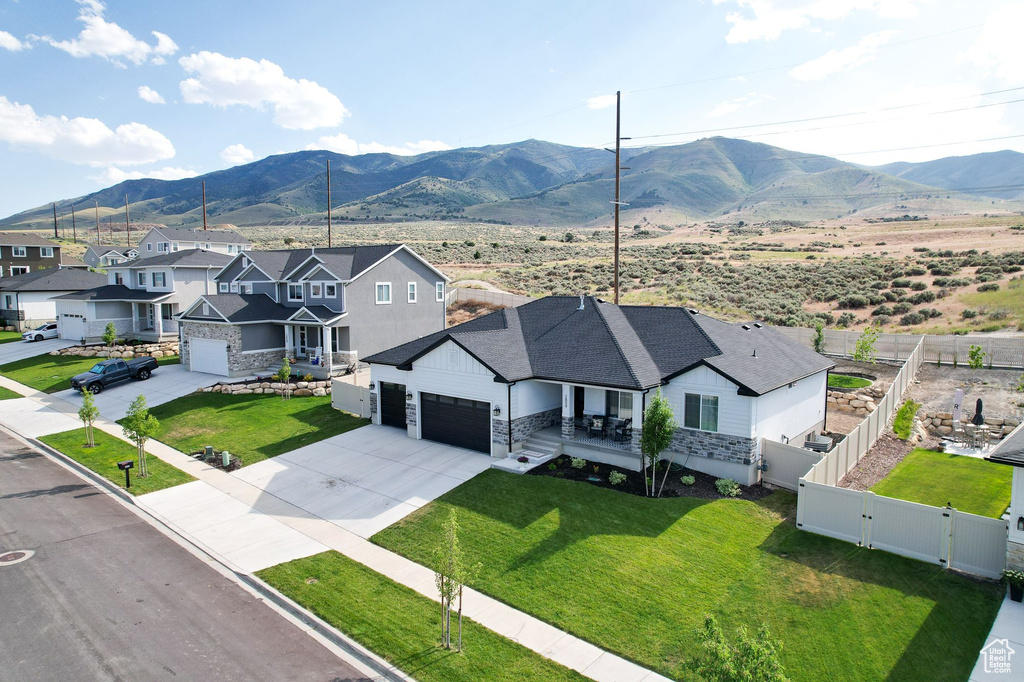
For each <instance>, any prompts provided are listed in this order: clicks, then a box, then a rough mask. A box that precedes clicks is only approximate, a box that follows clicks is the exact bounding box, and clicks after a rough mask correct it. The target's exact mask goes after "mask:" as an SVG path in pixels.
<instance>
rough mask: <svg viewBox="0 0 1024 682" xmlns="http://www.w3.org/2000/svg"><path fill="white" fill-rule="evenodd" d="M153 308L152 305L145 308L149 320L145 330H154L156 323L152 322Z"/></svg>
mask: <svg viewBox="0 0 1024 682" xmlns="http://www.w3.org/2000/svg"><path fill="white" fill-rule="evenodd" d="M155 307H156V306H155V305H153V304H152V303H150V304H149V305H147V306H146V308H147V311H146V314H147V316H148V317H147V319H148V320H149V324H148V325H146V329H156V322H155V321H154V320H153V309H154V308H155Z"/></svg>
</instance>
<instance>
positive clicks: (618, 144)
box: [607, 90, 630, 305]
mask: <svg viewBox="0 0 1024 682" xmlns="http://www.w3.org/2000/svg"><path fill="white" fill-rule="evenodd" d="M621 120H622V92H621V91H619V90H616V91H615V199H614V200H613V201H612V203H613V204H615V266H614V271H615V272H614V278H615V280H614V281H615V305H618V304H619V207H621V206H628V205H629V204H624V203H622V197H621V195H620V193H619V190H620V187H621V184H622V183H621V176H622V171H623V170H629V169H628V168H623V167H622V165H621V164H620V160H621V158H622V156H621V153H622V141H623V140H628V139H630V138H628V137H622V135H621ZM607 151H611V149H608V150H607Z"/></svg>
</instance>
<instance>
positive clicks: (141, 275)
mask: <svg viewBox="0 0 1024 682" xmlns="http://www.w3.org/2000/svg"><path fill="white" fill-rule="evenodd" d="M136 281H137V282H138V283H139V286H140V287H144V286H146V272H145V271H144V270H142V271H139V275H138V278H137V279H136Z"/></svg>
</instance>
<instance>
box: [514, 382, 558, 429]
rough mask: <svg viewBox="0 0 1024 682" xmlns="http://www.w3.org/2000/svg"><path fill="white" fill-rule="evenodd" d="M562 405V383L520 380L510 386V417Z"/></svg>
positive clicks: (522, 415)
mask: <svg viewBox="0 0 1024 682" xmlns="http://www.w3.org/2000/svg"><path fill="white" fill-rule="evenodd" d="M561 406H562V385H561V384H552V383H548V382H546V381H533V380H530V381H520V382H519V383H517V384H516V385H515V386H513V387H512V407H511V408H510V409H511V411H512V418H513V419H518V418H520V417H526V416H529V415H531V414H537V413H538V412H546V411H547V410H553V409H556V408H558V409H559V410H560V409H561Z"/></svg>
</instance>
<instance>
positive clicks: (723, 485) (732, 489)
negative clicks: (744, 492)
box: [715, 478, 741, 497]
mask: <svg viewBox="0 0 1024 682" xmlns="http://www.w3.org/2000/svg"><path fill="white" fill-rule="evenodd" d="M715 489H716V490H717V491H718V494H719V495H721V496H722V497H737V496H739V494H740V492H741V491H740V484H739V483H737V482H736V481H734V480H732V479H731V478H719V479H718V480H716V481H715Z"/></svg>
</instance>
